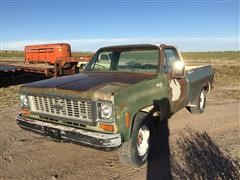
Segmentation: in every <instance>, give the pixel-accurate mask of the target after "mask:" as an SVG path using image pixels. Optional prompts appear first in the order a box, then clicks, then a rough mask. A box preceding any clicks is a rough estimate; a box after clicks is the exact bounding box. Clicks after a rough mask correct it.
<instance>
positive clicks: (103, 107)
mask: <svg viewBox="0 0 240 180" xmlns="http://www.w3.org/2000/svg"><path fill="white" fill-rule="evenodd" d="M112 114H113V107H112V103H109V102H101V103H98V116H99V119H101V120H110V119H112Z"/></svg>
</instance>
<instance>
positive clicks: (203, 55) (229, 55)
mask: <svg viewBox="0 0 240 180" xmlns="http://www.w3.org/2000/svg"><path fill="white" fill-rule="evenodd" d="M181 54H182V57H183V59H184V60H187V61H188V60H203V59H204V60H205V61H214V60H218V61H219V60H224V61H229V60H230V61H233V60H235V61H240V51H213V52H210V51H209V52H182V53H181ZM81 55H93V52H90V51H84V52H81V51H78V52H77V51H74V52H72V56H73V57H78V56H81ZM0 57H24V52H23V51H2V50H0Z"/></svg>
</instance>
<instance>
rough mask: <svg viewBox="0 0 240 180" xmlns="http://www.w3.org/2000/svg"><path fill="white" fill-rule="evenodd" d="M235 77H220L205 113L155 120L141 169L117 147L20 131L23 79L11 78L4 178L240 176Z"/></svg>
mask: <svg viewBox="0 0 240 180" xmlns="http://www.w3.org/2000/svg"><path fill="white" fill-rule="evenodd" d="M22 78H23V79H24V82H30V81H33V80H36V79H34V78H33V77H32V76H30V77H29V76H26V77H22ZM236 78H238V77H237V76H236V77H235V80H231V79H230V80H228V81H227V80H226V79H224V81H219V77H216V79H217V82H216V83H215V88H214V89H213V90H212V91H211V92H210V94H208V96H207V100H208V102H207V107H206V110H205V112H204V113H203V114H201V115H194V114H190V113H189V112H188V111H187V110H185V109H182V110H181V111H180V112H178V113H176V114H175V115H173V116H172V117H171V118H170V119H169V120H168V122H167V123H159V124H156V129H155V131H154V136H153V146H152V147H151V152H150V155H149V158H148V163H147V164H146V165H144V166H143V167H141V168H132V167H128V166H125V165H123V164H121V163H120V161H119V159H118V152H117V150H116V151H108V152H105V151H99V150H96V149H91V148H89V147H85V146H82V145H77V144H72V143H62V142H57V141H53V140H51V139H50V138H46V137H43V136H40V135H37V134H33V133H31V132H28V131H25V130H22V129H20V128H19V127H18V126H17V125H16V122H15V117H16V114H17V113H18V112H19V111H20V108H19V106H18V95H17V89H18V87H19V84H21V83H23V81H22V80H19V82H15V83H13V82H12V81H9V82H6V84H5V86H2V87H1V88H0V179H29V180H33V179H44V180H45V179H71V180H72V179H84V180H85V179H98V180H100V179H112V180H113V179H138V180H142V179H170V178H173V179H240V151H239V150H240V114H239V113H240V103H239V97H240V96H239V94H240V93H239V91H240V90H239V79H236ZM18 79H20V78H18ZM37 79H39V77H37ZM220 79H221V77H220ZM7 83H9V85H7Z"/></svg>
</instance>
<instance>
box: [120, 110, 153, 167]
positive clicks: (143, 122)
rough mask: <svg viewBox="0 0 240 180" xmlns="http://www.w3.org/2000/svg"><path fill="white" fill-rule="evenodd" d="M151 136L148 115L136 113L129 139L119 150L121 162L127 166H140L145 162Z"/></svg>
mask: <svg viewBox="0 0 240 180" xmlns="http://www.w3.org/2000/svg"><path fill="white" fill-rule="evenodd" d="M151 134H152V133H151V127H150V122H149V118H148V114H147V113H142V112H140V113H138V114H137V115H136V117H135V119H134V124H133V129H132V136H131V139H130V140H129V141H127V142H125V143H124V144H123V145H122V147H121V148H120V150H119V153H120V154H119V155H120V160H121V162H122V163H124V164H126V165H128V166H129V165H130V166H135V167H139V166H142V165H143V164H144V163H145V162H146V161H147V157H148V153H149V148H150V142H151Z"/></svg>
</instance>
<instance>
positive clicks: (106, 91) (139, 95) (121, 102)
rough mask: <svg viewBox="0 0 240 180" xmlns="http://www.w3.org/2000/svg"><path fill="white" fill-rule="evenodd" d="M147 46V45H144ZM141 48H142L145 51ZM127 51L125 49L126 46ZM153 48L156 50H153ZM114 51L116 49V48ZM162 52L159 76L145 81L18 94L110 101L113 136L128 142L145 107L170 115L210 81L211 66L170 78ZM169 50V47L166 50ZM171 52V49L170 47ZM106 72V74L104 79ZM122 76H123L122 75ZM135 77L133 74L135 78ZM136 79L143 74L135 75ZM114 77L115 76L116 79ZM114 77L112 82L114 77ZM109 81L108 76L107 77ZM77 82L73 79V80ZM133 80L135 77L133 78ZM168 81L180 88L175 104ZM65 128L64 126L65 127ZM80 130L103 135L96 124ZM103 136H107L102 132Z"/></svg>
mask: <svg viewBox="0 0 240 180" xmlns="http://www.w3.org/2000/svg"><path fill="white" fill-rule="evenodd" d="M145 46H146V45H145ZM145 46H144V47H145ZM126 47H127V46H126ZM154 47H155V46H154ZM116 48H117V47H116ZM163 48H164V46H163V47H162V48H159V50H160V54H161V55H160V57H161V58H160V59H159V67H158V69H159V70H160V72H158V73H157V74H155V75H152V76H149V75H146V78H143V80H141V81H139V82H137V83H132V84H131V83H130V82H129V83H119V82H113V83H108V84H104V85H99V86H96V87H95V86H94V87H93V88H91V89H88V90H86V91H81V90H71V89H68V90H67V89H64V88H62V89H60V88H53V87H51V88H47V87H31V86H28V85H23V86H22V87H20V90H19V93H20V94H31V95H39V96H50V97H51V96H61V97H70V98H75V99H76V98H81V99H88V100H91V101H98V100H105V101H111V102H112V103H113V105H114V110H115V111H114V113H115V116H114V117H115V121H114V122H113V123H112V124H113V125H114V126H115V127H116V128H115V132H114V133H121V134H122V136H123V140H124V141H127V140H129V138H130V137H131V130H132V126H133V123H134V122H133V121H134V117H135V115H136V114H137V113H138V112H139V111H141V110H142V109H143V108H145V107H149V106H151V105H153V104H154V102H155V101H158V102H159V101H160V100H163V99H165V100H167V101H169V105H170V107H169V108H170V111H171V113H174V112H176V111H177V110H179V109H181V108H183V107H185V106H186V105H187V104H188V103H189V102H190V101H192V100H193V99H194V98H196V97H197V95H198V93H199V92H200V90H201V89H202V88H203V87H204V86H206V84H207V83H212V81H213V71H212V68H211V66H204V67H193V68H190V69H187V70H186V71H185V76H184V77H183V78H181V79H175V78H174V77H173V75H172V74H168V73H164V72H163V67H162V66H163V65H162V64H163V52H162V51H163ZM168 48H169V47H168ZM170 48H171V47H170ZM107 73H108V72H106V75H107ZM123 73H124V72H123ZM136 74H138V73H135V75H136ZM138 75H139V76H140V75H142V76H144V74H143V73H142V74H140V73H139V74H138ZM116 76H117V75H116ZM116 76H114V73H113V76H112V78H114V77H116ZM72 77H73V76H72ZM108 77H109V75H108ZM75 78H76V77H75ZM135 78H136V76H135ZM171 81H174V82H175V81H176V82H177V83H179V84H178V85H179V86H180V90H179V91H180V95H179V97H178V99H177V100H173V99H172V96H173V92H174V91H173V89H172V88H170V87H169V84H170V82H171ZM126 112H129V113H130V117H131V123H130V127H129V128H126V123H125V113H126ZM28 117H29V118H32V119H38V120H41V119H39V118H38V117H37V116H32V115H30V116H28ZM64 125H65V124H64ZM76 128H83V129H87V130H90V131H99V132H104V131H103V130H102V129H100V127H99V122H97V123H96V125H95V126H90V125H86V126H85V127H78V126H76ZM105 132H106V133H110V132H107V131H105Z"/></svg>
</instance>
